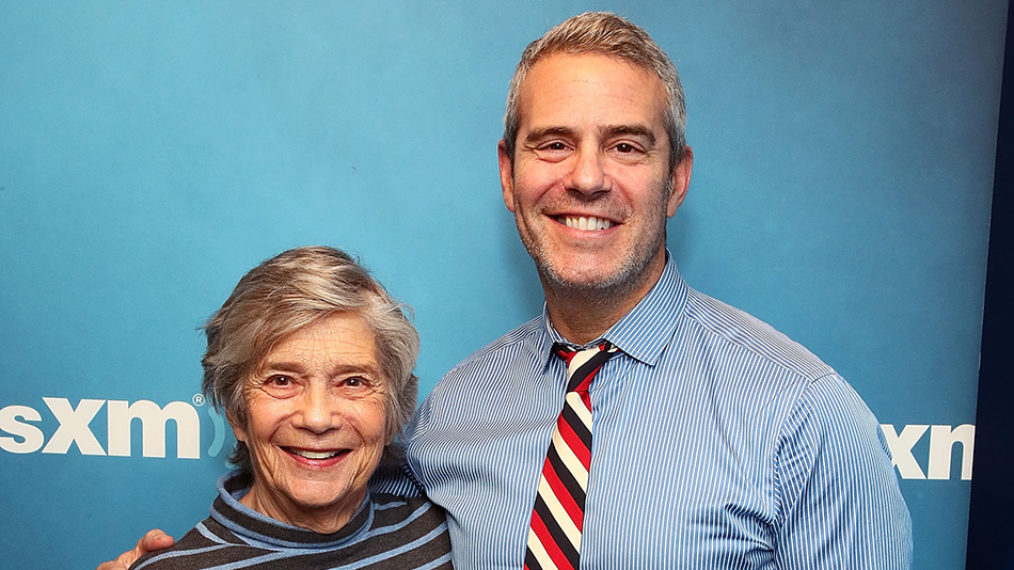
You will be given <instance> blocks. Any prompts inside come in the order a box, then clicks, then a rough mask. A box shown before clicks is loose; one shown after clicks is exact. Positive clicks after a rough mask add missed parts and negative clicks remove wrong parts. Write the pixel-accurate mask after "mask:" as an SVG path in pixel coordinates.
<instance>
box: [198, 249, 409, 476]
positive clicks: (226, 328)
mask: <svg viewBox="0 0 1014 570" xmlns="http://www.w3.org/2000/svg"><path fill="white" fill-rule="evenodd" d="M403 309H407V307H405V306H404V305H401V304H399V303H397V302H396V301H394V300H393V299H392V298H391V296H390V295H388V293H387V291H386V290H385V289H384V287H383V286H382V285H381V284H380V283H378V282H377V281H376V280H375V279H373V277H371V276H370V274H369V272H368V271H367V270H366V269H364V268H363V267H362V266H361V265H359V263H357V262H356V261H355V260H354V259H353V258H352V257H350V256H349V255H348V254H346V253H345V252H343V251H340V250H337V249H334V248H330V247H322V246H318V247H301V248H297V249H291V250H289V251H286V252H284V253H281V254H279V255H277V256H275V257H272V258H271V259H268V260H267V261H265V262H263V263H261V264H260V265H258V266H257V267H255V268H254V269H252V270H250V272H249V273H247V274H246V275H244V276H243V278H242V279H240V280H239V283H238V284H237V285H236V288H235V289H234V290H233V292H232V295H230V296H229V298H228V299H227V300H226V301H225V304H223V305H222V307H221V308H220V309H219V310H217V311H215V313H214V314H212V315H211V317H210V318H209V319H208V322H207V323H206V324H205V325H204V333H205V335H206V336H207V339H208V349H207V351H206V352H205V353H204V358H203V359H202V360H201V364H202V365H203V367H204V380H203V382H202V383H201V387H202V390H203V392H204V395H205V396H206V397H207V398H209V399H210V400H211V401H212V402H213V403H214V405H215V407H216V408H218V409H219V410H223V409H224V410H225V411H227V412H228V413H229V414H230V415H231V416H232V418H233V420H234V421H236V422H239V423H241V424H242V425H245V424H246V421H247V406H246V399H245V398H244V396H243V385H244V381H245V380H246V379H247V378H249V376H250V375H251V374H253V373H254V372H255V371H256V368H257V366H258V365H259V364H260V362H261V361H262V360H263V358H264V357H265V356H266V355H267V354H268V352H270V351H271V349H272V347H273V346H275V344H277V343H278V342H279V341H281V340H282V339H284V338H285V337H286V336H288V335H290V334H292V333H294V332H296V331H298V330H300V329H302V328H304V327H307V326H309V325H312V324H313V323H316V322H318V321H320V320H321V319H324V318H326V317H328V316H330V315H333V314H335V313H342V312H350V313H355V314H357V315H359V316H360V317H361V318H362V319H363V322H364V323H365V324H366V326H367V328H369V330H370V331H371V332H372V333H373V335H374V341H375V344H376V347H377V353H378V354H377V358H378V360H379V361H380V366H381V369H382V371H383V374H384V376H385V381H386V385H385V390H384V400H385V402H384V404H385V405H384V411H385V413H386V420H385V421H386V423H385V428H386V434H387V436H388V438H391V437H394V436H395V435H397V434H398V433H400V432H401V430H402V428H403V427H405V424H406V423H408V420H409V418H411V416H412V412H413V411H415V404H416V397H417V395H418V384H419V383H418V379H417V378H416V376H415V375H414V374H413V373H412V369H413V367H415V361H416V358H417V357H418V355H419V335H418V333H417V332H416V330H415V327H414V326H412V323H410V322H409V320H408V318H407V317H406V316H405V312H404V311H403ZM392 454H394V455H397V449H396V448H393V447H392V446H390V445H389V446H388V447H387V449H385V455H388V456H389V458H390V455H392ZM230 460H231V461H232V462H233V463H234V464H236V465H237V466H238V467H239V468H240V469H242V470H244V471H246V472H247V473H251V463H250V453H249V450H248V449H247V447H246V445H245V444H244V443H243V442H237V443H236V448H235V449H234V450H233V454H232V457H231V458H230Z"/></svg>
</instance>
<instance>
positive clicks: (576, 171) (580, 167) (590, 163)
mask: <svg viewBox="0 0 1014 570" xmlns="http://www.w3.org/2000/svg"><path fill="white" fill-rule="evenodd" d="M604 158H605V157H604V155H603V153H602V152H600V151H599V149H598V148H591V147H587V148H580V149H578V151H577V153H576V155H575V156H574V168H573V170H571V172H570V179H569V180H568V181H567V189H568V190H573V191H575V192H579V193H581V194H584V195H585V196H588V197H591V196H593V195H595V194H597V193H599V192H608V191H609V190H610V188H611V186H612V182H611V180H610V177H609V175H608V173H607V172H606V169H605V164H604Z"/></svg>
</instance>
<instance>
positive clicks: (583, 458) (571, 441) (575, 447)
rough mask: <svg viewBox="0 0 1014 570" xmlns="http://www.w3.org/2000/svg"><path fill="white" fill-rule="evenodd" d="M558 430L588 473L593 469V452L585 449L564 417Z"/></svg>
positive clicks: (557, 425) (558, 425)
mask: <svg viewBox="0 0 1014 570" xmlns="http://www.w3.org/2000/svg"><path fill="white" fill-rule="evenodd" d="M556 429H557V430H558V431H559V432H560V437H562V438H563V441H564V442H566V444H567V447H569V448H570V450H571V451H572V452H574V455H575V456H576V457H577V459H578V461H580V462H581V465H584V468H585V471H587V470H588V468H589V467H591V450H590V449H588V448H587V447H585V445H584V442H583V441H581V438H580V437H578V436H577V434H576V433H574V428H573V426H571V425H570V424H569V423H567V422H566V421H564V420H563V417H562V416H561V417H560V421H559V423H557V424H556Z"/></svg>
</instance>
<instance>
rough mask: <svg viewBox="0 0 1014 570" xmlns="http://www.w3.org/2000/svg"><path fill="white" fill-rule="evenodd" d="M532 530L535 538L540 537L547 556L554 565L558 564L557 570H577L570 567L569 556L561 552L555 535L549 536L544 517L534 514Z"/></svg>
mask: <svg viewBox="0 0 1014 570" xmlns="http://www.w3.org/2000/svg"><path fill="white" fill-rule="evenodd" d="M532 530H533V531H535V536H537V537H539V542H540V543H541V544H542V548H544V549H546V554H549V558H550V559H551V560H552V561H553V564H556V567H557V568H560V569H561V570H562V569H565V568H570V569H571V570H576V569H575V568H574V567H573V566H571V565H570V561H569V560H567V556H566V555H564V553H563V551H562V550H560V545H558V544H556V541H555V540H553V535H551V534H549V529H547V528H546V524H545V523H543V522H542V517H540V516H539V513H535V512H533V513H532Z"/></svg>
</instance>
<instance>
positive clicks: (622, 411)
mask: <svg viewBox="0 0 1014 570" xmlns="http://www.w3.org/2000/svg"><path fill="white" fill-rule="evenodd" d="M603 338H605V339H606V340H608V341H610V342H612V343H613V344H615V345H616V346H617V347H619V348H620V350H622V351H623V353H622V354H620V355H618V356H616V357H615V358H613V359H611V360H609V361H608V362H607V363H606V364H605V366H604V367H603V369H602V370H601V371H600V372H599V374H598V375H597V376H596V378H595V380H594V382H593V383H592V386H591V402H592V414H593V418H594V420H593V423H594V426H595V428H594V436H593V437H594V439H593V443H592V459H591V469H590V472H589V480H588V497H587V504H586V511H585V522H584V533H583V537H582V544H581V568H584V569H601V570H614V569H626V568H631V569H634V568H637V569H640V568H644V569H649V568H653V569H659V570H662V569H676V568H702V569H704V568H706V569H726V568H728V569H733V568H737V569H739V568H742V569H759V568H781V569H797V568H798V569H814V568H821V569H823V568H854V569H874V568H875V569H892V568H908V567H909V565H910V563H911V556H912V533H911V519H910V517H909V514H908V509H907V507H906V506H905V502H904V499H903V498H902V496H901V492H900V490H899V488H898V482H897V479H896V476H895V474H894V470H893V468H892V466H891V459H890V457H889V453H888V450H887V446H886V444H885V442H884V440H883V437H882V435H881V432H880V429H879V426H878V423H877V420H876V418H874V416H873V414H872V413H871V412H870V410H869V409H868V408H867V407H866V405H865V404H864V403H863V401H862V400H861V399H860V397H859V396H858V395H857V394H856V392H855V391H854V390H853V389H852V388H851V387H850V386H849V385H848V383H846V382H845V380H844V379H843V378H842V377H841V376H839V375H838V374H837V373H835V371H834V370H832V369H831V368H830V367H829V366H827V365H826V364H824V363H823V362H821V361H820V360H819V359H818V358H817V357H815V356H814V355H812V354H811V353H810V352H808V351H807V350H806V349H805V348H803V347H802V346H800V345H799V344H797V343H795V342H793V341H792V340H790V339H788V338H786V337H785V336H784V335H782V334H781V333H779V332H777V331H775V330H774V329H773V328H771V327H770V326H769V325H767V324H765V323H763V322H761V321H759V320H757V319H755V318H753V317H752V316H750V315H748V314H746V313H744V312H742V311H739V310H737V309H735V308H732V307H730V306H728V305H726V304H724V303H721V302H719V301H717V300H715V299H713V298H711V297H708V296H706V295H703V294H701V293H699V292H697V291H695V290H693V289H691V288H689V287H688V286H687V285H686V283H685V282H684V281H683V280H682V278H681V277H680V275H679V273H678V272H677V270H676V265H675V263H674V261H673V260H672V259H671V258H670V259H669V260H668V262H667V265H666V268H665V271H664V273H663V275H662V277H661V278H660V280H659V282H658V283H657V284H656V285H655V287H654V288H653V289H652V290H651V292H650V293H649V294H648V295H647V296H646V297H645V298H644V299H642V301H641V302H640V303H639V304H638V305H637V306H636V307H635V308H634V309H633V310H631V311H630V312H629V313H628V314H627V315H625V316H624V317H623V318H622V319H621V320H620V321H619V322H617V323H616V324H615V325H614V326H613V327H612V328H611V329H610V330H609V331H607V332H606V333H605V334H604V335H603ZM562 340H564V339H562V338H561V337H560V335H559V334H558V333H557V332H556V330H555V329H553V327H552V325H551V324H550V322H549V318H548V316H547V314H545V313H544V314H543V316H542V317H540V318H537V319H533V320H532V321H529V322H528V323H525V324H524V325H522V326H521V327H519V328H517V329H515V330H513V331H511V332H509V333H507V334H506V335H504V336H503V337H501V338H500V339H498V340H496V341H495V342H493V343H492V344H490V345H488V346H486V347H485V348H483V349H482V350H480V351H479V352H477V353H475V354H474V355H472V356H470V357H469V358H467V359H466V360H464V361H463V362H461V363H460V364H458V365H457V366H456V367H455V368H454V369H452V370H451V371H450V372H448V373H447V375H446V376H445V377H444V378H443V380H441V382H440V383H439V384H438V385H437V386H436V388H435V389H434V390H433V392H432V393H431V394H430V395H429V397H428V398H427V399H426V400H425V402H424V403H423V404H422V406H421V407H420V409H419V411H418V413H417V414H416V417H415V419H414V420H413V423H412V424H411V426H410V427H409V433H408V448H407V452H408V461H407V463H408V467H409V469H410V470H411V475H412V476H414V478H415V479H416V480H417V482H418V483H419V484H420V485H421V486H422V487H423V488H424V489H425V492H426V493H427V494H428V495H429V497H430V499H432V500H433V501H434V502H435V503H437V504H439V505H441V506H442V507H444V508H445V509H446V510H447V518H448V524H449V526H450V531H451V543H452V545H453V551H454V564H455V567H456V568H458V569H459V570H461V569H472V568H475V569H484V570H485V569H498V568H503V569H519V568H521V567H522V563H523V562H522V561H523V558H524V554H525V540H526V538H527V535H528V524H529V519H530V517H531V512H532V505H533V504H534V500H535V491H536V486H537V484H538V480H539V473H540V470H541V469H542V464H543V460H544V459H545V454H546V449H547V448H548V446H549V440H550V438H551V436H552V433H553V426H554V425H555V423H556V419H557V416H558V415H559V413H560V409H561V407H562V406H563V398H564V393H565V391H566V382H567V378H566V370H565V366H564V363H563V362H562V361H561V360H560V359H558V358H555V357H552V356H551V350H550V348H551V346H552V344H553V342H554V341H562ZM375 483H377V484H378V485H379V486H380V487H381V488H387V489H390V490H398V491H400V492H403V493H404V492H407V491H409V489H408V488H407V485H408V483H407V481H404V480H403V481H401V482H400V483H399V482H397V481H393V480H389V481H386V482H383V481H375ZM398 487H400V488H398Z"/></svg>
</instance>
